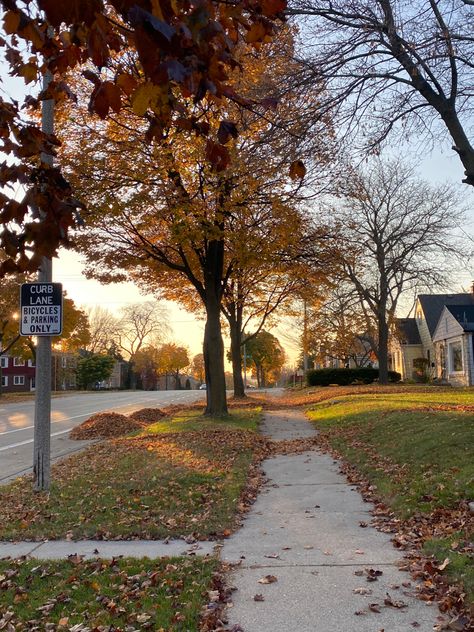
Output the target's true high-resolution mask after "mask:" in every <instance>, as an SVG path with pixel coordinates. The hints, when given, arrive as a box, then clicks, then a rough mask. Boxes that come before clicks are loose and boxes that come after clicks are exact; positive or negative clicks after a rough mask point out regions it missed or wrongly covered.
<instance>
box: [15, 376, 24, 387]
mask: <svg viewBox="0 0 474 632" xmlns="http://www.w3.org/2000/svg"><path fill="white" fill-rule="evenodd" d="M24 383H25V376H24V375H14V376H13V385H14V386H23V384H24Z"/></svg>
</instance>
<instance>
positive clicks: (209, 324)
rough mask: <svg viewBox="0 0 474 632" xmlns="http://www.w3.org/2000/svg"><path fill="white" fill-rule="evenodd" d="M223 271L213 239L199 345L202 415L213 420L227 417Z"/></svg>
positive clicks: (219, 246)
mask: <svg viewBox="0 0 474 632" xmlns="http://www.w3.org/2000/svg"><path fill="white" fill-rule="evenodd" d="M221 228H222V227H221ZM223 267H224V242H223V240H217V239H216V240H213V241H210V242H208V245H207V256H206V260H205V266H204V288H203V294H202V299H203V302H204V307H205V309H206V316H207V319H206V327H205V329H204V345H203V355H204V368H205V371H206V384H207V392H206V396H207V405H206V412H205V414H206V415H210V416H215V417H225V416H226V415H228V411H227V398H226V388H225V371H224V343H223V341H222V329H221V308H222V295H223V279H222V274H223Z"/></svg>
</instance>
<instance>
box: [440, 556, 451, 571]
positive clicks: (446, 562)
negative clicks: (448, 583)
mask: <svg viewBox="0 0 474 632" xmlns="http://www.w3.org/2000/svg"><path fill="white" fill-rule="evenodd" d="M448 564H449V557H447V558H446V559H445V560H444V562H443V563H442V564H440V565H439V566H438V570H439V571H444V569H445V568H446V566H447V565H448Z"/></svg>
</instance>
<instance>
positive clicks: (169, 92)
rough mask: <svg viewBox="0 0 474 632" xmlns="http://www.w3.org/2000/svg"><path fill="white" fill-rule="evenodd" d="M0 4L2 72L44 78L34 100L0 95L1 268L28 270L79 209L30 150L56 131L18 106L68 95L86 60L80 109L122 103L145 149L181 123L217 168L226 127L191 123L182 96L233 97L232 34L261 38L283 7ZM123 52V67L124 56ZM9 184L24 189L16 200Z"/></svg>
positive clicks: (103, 111)
mask: <svg viewBox="0 0 474 632" xmlns="http://www.w3.org/2000/svg"><path fill="white" fill-rule="evenodd" d="M1 5H2V8H3V10H4V15H3V30H4V34H5V37H4V38H2V39H1V41H0V45H1V46H2V47H3V49H4V51H5V57H6V60H7V63H8V64H9V67H10V72H11V74H12V75H14V76H19V77H23V78H24V80H25V82H26V83H30V82H32V81H34V80H35V79H37V77H41V76H47V77H48V86H47V87H46V88H45V90H44V91H43V93H42V94H40V95H39V97H38V98H34V97H32V96H31V95H28V96H27V97H26V98H25V100H24V102H23V103H21V102H17V101H14V100H11V101H8V100H5V99H3V98H2V99H0V130H1V134H0V150H1V151H2V152H3V154H5V155H6V156H8V157H9V158H10V159H9V160H8V161H5V162H4V163H3V165H2V166H1V167H0V173H1V179H2V184H3V185H4V187H5V188H4V191H3V192H2V196H1V198H0V209H1V210H0V222H1V223H2V225H3V231H2V233H1V236H0V244H1V246H2V247H3V248H4V249H5V252H6V253H7V259H6V261H4V262H2V266H1V269H0V271H1V272H2V273H6V272H8V271H13V270H18V269H21V270H35V269H37V268H38V266H39V264H40V262H41V258H42V257H43V256H45V255H46V256H51V255H54V254H56V251H57V248H58V247H59V246H60V245H61V244H64V243H66V242H67V239H68V231H69V229H70V228H71V227H72V226H74V225H75V223H76V222H77V215H76V213H77V211H78V210H79V209H81V208H83V204H81V203H80V202H79V201H78V199H77V197H76V196H75V194H74V191H73V190H72V189H71V187H70V185H69V183H68V182H67V181H66V180H65V178H64V177H63V175H62V173H61V170H60V169H59V168H57V167H51V166H49V165H47V164H46V163H45V161H44V160H43V159H42V156H43V158H44V155H45V154H47V155H54V154H55V152H56V148H57V146H58V140H57V138H56V137H55V136H54V135H52V134H51V133H45V132H43V131H41V127H40V124H39V121H37V120H32V119H30V118H25V117H24V116H23V108H24V106H25V104H27V105H28V106H29V107H35V106H36V107H37V106H38V105H39V103H40V102H41V101H42V100H45V99H46V100H47V99H52V100H54V101H55V102H56V103H63V102H64V100H65V99H74V98H75V97H74V95H73V93H72V91H71V88H70V86H69V85H68V83H67V81H66V78H65V75H66V73H67V72H68V71H70V70H74V71H77V70H78V69H81V67H82V66H83V65H84V64H85V63H88V64H89V67H88V68H87V69H85V70H84V74H85V76H86V77H87V79H88V80H89V82H90V84H89V85H90V89H89V91H88V98H87V100H88V109H89V111H90V113H92V114H95V115H97V116H99V117H101V118H106V117H107V116H108V115H109V114H110V113H111V112H114V113H118V112H120V110H121V109H122V107H124V106H125V105H126V106H128V107H131V108H133V110H134V111H135V113H136V114H137V115H138V116H140V117H142V119H143V121H144V125H145V127H146V130H145V132H146V137H147V139H148V142H149V144H150V147H151V146H152V144H153V143H152V140H153V139H154V138H156V137H160V136H161V135H162V134H163V131H164V130H166V129H169V128H176V127H177V126H185V127H186V128H188V129H190V130H193V132H195V133H196V134H197V135H200V136H206V137H207V141H206V143H207V158H208V160H209V162H210V163H211V164H212V165H213V166H214V168H215V169H217V170H220V169H224V168H225V167H226V165H227V163H228V150H227V148H226V143H227V141H228V140H229V138H230V136H231V135H233V134H234V130H235V132H236V128H235V126H234V125H233V124H232V123H231V122H229V121H227V120H225V119H222V120H220V121H218V123H217V125H216V128H215V129H212V130H211V129H210V128H206V127H205V126H204V127H203V126H202V125H200V122H199V121H198V120H196V118H195V117H194V116H192V115H190V114H189V112H188V111H187V110H186V104H187V102H189V101H191V102H194V103H200V102H201V101H202V100H203V99H204V97H206V96H209V95H210V97H211V98H212V99H222V98H231V99H234V100H238V98H239V96H238V95H237V94H236V92H235V90H234V89H233V86H232V84H231V82H229V72H230V71H231V70H232V69H234V68H236V67H237V66H238V61H237V59H236V54H235V52H236V50H237V48H238V45H239V43H240V42H242V41H246V42H247V43H248V44H249V45H252V46H258V45H259V44H260V43H261V42H262V41H264V40H266V39H267V38H269V37H271V34H272V33H273V31H274V28H275V20H276V19H278V18H283V10H284V9H285V6H286V5H285V2H284V0H261V1H257V2H255V1H253V0H252V1H250V0H236V1H235V2H230V3H227V4H222V3H219V2H215V1H213V0H203V1H202V2H199V3H198V4H190V3H189V2H182V1H180V2H175V1H173V0H161V1H160V2H152V1H151V0H133V2H130V1H129V0H107V1H106V0H68V2H56V1H55V0H39V1H38V2H37V3H31V2H29V1H28V0H2V2H1ZM131 52H132V53H133V56H134V64H133V65H127V56H128V55H129V54H130V53H131ZM111 67H113V70H112V71H109V69H110V68H111ZM50 80H51V81H50ZM18 186H21V187H23V189H24V191H25V194H24V196H23V197H22V198H21V199H19V200H18V199H16V195H17V190H18ZM38 220H41V221H38Z"/></svg>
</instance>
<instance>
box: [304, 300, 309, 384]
mask: <svg viewBox="0 0 474 632" xmlns="http://www.w3.org/2000/svg"><path fill="white" fill-rule="evenodd" d="M307 370H308V306H307V303H306V299H304V301H303V371H304V374H305V375H306V372H307Z"/></svg>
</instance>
